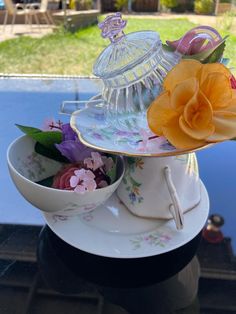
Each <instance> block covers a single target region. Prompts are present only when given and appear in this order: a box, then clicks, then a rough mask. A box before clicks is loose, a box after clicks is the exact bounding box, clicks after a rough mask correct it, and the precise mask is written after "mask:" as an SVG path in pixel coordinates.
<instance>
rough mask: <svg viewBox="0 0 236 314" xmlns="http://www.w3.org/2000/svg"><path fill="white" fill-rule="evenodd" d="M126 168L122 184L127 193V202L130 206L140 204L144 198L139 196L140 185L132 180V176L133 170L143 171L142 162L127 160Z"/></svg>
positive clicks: (130, 158) (136, 159)
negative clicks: (128, 201)
mask: <svg viewBox="0 0 236 314" xmlns="http://www.w3.org/2000/svg"><path fill="white" fill-rule="evenodd" d="M127 163H128V168H127V171H126V174H125V176H124V178H123V182H124V184H125V185H126V188H125V189H126V191H127V193H129V200H130V203H131V204H132V205H134V204H135V203H142V202H143V200H144V198H143V196H142V195H141V192H140V187H141V185H142V183H140V182H138V181H137V180H135V179H134V177H133V176H132V174H133V173H134V172H135V168H139V169H141V170H142V169H143V165H144V161H143V159H142V158H133V157H129V158H127Z"/></svg>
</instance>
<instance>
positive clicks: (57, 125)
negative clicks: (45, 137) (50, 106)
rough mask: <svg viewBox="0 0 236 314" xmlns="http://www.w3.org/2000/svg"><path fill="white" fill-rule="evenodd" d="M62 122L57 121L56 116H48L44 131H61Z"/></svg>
mask: <svg viewBox="0 0 236 314" xmlns="http://www.w3.org/2000/svg"><path fill="white" fill-rule="evenodd" d="M61 128H62V122H61V121H60V120H59V121H57V122H56V120H55V119H54V118H47V119H45V120H44V122H43V126H42V130H43V131H61Z"/></svg>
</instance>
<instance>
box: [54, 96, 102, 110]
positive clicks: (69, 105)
mask: <svg viewBox="0 0 236 314" xmlns="http://www.w3.org/2000/svg"><path fill="white" fill-rule="evenodd" d="M102 106H104V101H103V99H102V96H101V95H100V94H99V95H96V96H94V97H92V98H90V99H85V100H64V101H63V102H62V104H61V107H60V111H59V113H61V114H66V115H71V114H72V113H73V112H74V111H80V110H83V109H85V108H87V107H97V108H100V107H102Z"/></svg>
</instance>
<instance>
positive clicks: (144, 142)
mask: <svg viewBox="0 0 236 314" xmlns="http://www.w3.org/2000/svg"><path fill="white" fill-rule="evenodd" d="M139 134H140V136H141V138H142V140H141V142H139V145H138V150H139V151H141V152H143V151H145V150H147V144H148V140H149V137H150V132H147V131H146V130H144V129H141V130H140V131H139Z"/></svg>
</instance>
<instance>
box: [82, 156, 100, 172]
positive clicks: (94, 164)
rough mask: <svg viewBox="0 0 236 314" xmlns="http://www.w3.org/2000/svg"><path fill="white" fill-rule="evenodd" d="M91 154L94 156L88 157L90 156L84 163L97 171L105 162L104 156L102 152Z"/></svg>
mask: <svg viewBox="0 0 236 314" xmlns="http://www.w3.org/2000/svg"><path fill="white" fill-rule="evenodd" d="M91 156H92V158H90V157H88V158H85V159H84V164H85V165H86V167H87V168H89V169H92V170H93V171H95V170H97V169H98V168H101V167H102V166H103V165H104V163H103V161H102V156H101V154H100V153H97V152H92V153H91Z"/></svg>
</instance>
